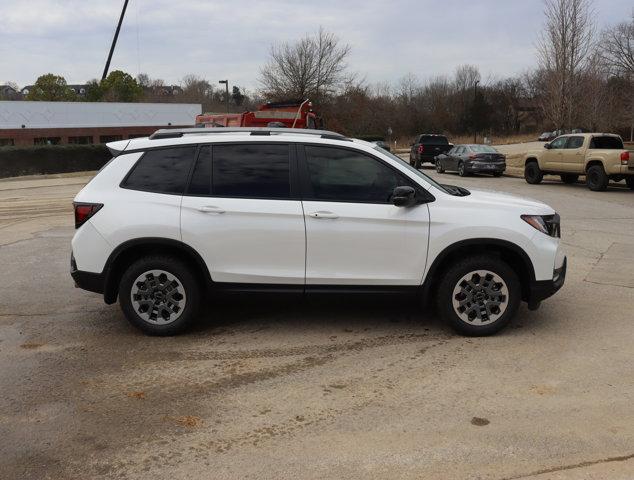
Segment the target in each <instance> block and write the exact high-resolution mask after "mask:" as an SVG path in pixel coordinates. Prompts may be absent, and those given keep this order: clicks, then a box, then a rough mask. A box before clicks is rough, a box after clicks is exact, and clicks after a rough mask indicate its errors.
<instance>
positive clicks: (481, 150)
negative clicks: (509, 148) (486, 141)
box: [469, 145, 498, 153]
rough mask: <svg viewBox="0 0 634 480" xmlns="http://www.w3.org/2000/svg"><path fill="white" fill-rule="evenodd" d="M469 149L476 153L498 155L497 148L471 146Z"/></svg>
mask: <svg viewBox="0 0 634 480" xmlns="http://www.w3.org/2000/svg"><path fill="white" fill-rule="evenodd" d="M469 147H470V148H471V150H472V151H474V152H475V153H498V151H497V150H496V149H495V148H493V147H489V146H488V145H469Z"/></svg>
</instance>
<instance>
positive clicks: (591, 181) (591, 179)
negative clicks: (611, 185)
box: [586, 165, 609, 192]
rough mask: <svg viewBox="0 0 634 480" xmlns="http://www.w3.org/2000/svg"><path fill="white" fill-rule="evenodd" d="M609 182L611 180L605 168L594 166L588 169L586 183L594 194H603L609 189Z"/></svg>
mask: <svg viewBox="0 0 634 480" xmlns="http://www.w3.org/2000/svg"><path fill="white" fill-rule="evenodd" d="M608 182H609V178H608V177H607V175H606V173H605V171H604V170H603V167H600V166H598V165H593V166H591V167H590V168H589V169H588V172H587V175H586V183H587V185H588V188H589V189H590V190H592V191H593V192H602V191H603V190H605V189H606V188H608Z"/></svg>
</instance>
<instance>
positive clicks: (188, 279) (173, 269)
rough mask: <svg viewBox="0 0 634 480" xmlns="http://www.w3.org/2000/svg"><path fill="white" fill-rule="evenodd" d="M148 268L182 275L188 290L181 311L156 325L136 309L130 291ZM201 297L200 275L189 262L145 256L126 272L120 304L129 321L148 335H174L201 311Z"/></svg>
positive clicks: (120, 287) (182, 280)
mask: <svg viewBox="0 0 634 480" xmlns="http://www.w3.org/2000/svg"><path fill="white" fill-rule="evenodd" d="M148 270H165V271H166V272H169V273H171V274H172V275H174V276H175V277H176V278H178V279H179V280H180V282H181V284H182V286H183V288H184V290H185V295H186V297H187V302H186V304H185V308H184V310H183V312H182V313H181V315H180V316H179V317H178V318H177V319H176V320H175V321H174V322H172V323H169V324H167V325H155V324H152V323H149V322H146V321H145V320H144V319H142V318H141V317H140V316H139V315H138V314H137V313H136V311H135V309H134V307H133V305H132V300H131V298H130V292H131V290H132V286H133V283H134V281H135V280H136V279H137V278H138V277H139V275H141V274H142V273H144V272H147V271H148ZM200 300H201V288H200V285H199V283H198V280H197V278H196V276H195V275H194V274H193V273H192V272H191V270H190V269H189V268H188V266H187V264H185V263H184V262H182V261H181V260H179V259H176V258H171V257H160V256H159V257H145V258H141V259H139V260H137V261H136V262H134V263H133V264H132V265H130V267H129V268H128V269H127V270H126V271H125V272H124V274H123V276H122V277H121V282H120V284H119V304H120V305H121V309H122V310H123V313H124V314H125V316H126V318H127V319H128V321H129V322H130V323H131V324H132V325H134V326H135V327H137V328H139V329H140V330H142V331H143V332H144V333H146V334H148V335H158V336H164V335H174V334H176V333H180V332H182V331H183V330H185V329H186V328H187V327H188V326H189V325H190V324H191V323H192V322H193V321H194V320H195V317H196V314H197V313H198V308H199V305H200Z"/></svg>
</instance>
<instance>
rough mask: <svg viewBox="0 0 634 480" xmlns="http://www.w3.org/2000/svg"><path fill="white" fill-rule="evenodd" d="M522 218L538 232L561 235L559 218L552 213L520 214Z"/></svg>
mask: <svg viewBox="0 0 634 480" xmlns="http://www.w3.org/2000/svg"><path fill="white" fill-rule="evenodd" d="M522 220H524V221H525V222H526V223H528V224H529V225H530V226H531V227H533V228H535V229H536V230H539V231H540V232H542V233H544V234H546V235H550V236H551V237H556V238H559V237H560V236H561V219H560V217H559V215H558V214H556V213H555V214H554V215H522Z"/></svg>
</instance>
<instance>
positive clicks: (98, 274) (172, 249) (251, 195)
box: [71, 128, 566, 335]
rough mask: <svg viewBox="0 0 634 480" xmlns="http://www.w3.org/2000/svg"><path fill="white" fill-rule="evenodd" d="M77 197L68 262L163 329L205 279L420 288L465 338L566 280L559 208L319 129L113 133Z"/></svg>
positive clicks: (258, 285)
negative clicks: (484, 188)
mask: <svg viewBox="0 0 634 480" xmlns="http://www.w3.org/2000/svg"><path fill="white" fill-rule="evenodd" d="M108 147H109V148H110V150H111V151H112V152H113V155H114V158H113V159H112V160H111V161H110V162H109V163H108V164H107V165H106V166H104V167H103V169H102V170H101V171H100V172H99V173H98V175H97V176H96V177H95V178H94V179H92V181H91V182H90V183H89V184H88V185H86V187H84V189H83V190H81V192H79V194H78V195H77V197H76V198H75V202H74V205H75V226H76V228H77V231H76V233H75V236H74V238H73V241H72V257H71V274H72V276H73V278H74V280H75V283H76V285H77V286H79V287H81V288H84V289H86V290H90V291H93V292H98V293H103V296H104V300H105V302H106V303H108V304H111V303H114V302H115V301H116V300H117V297H118V298H119V302H120V304H121V308H122V309H123V311H124V313H125V315H126V317H127V318H128V320H129V321H130V322H132V323H133V324H134V325H136V326H137V327H139V328H141V329H142V330H143V331H145V332H146V333H149V334H154V335H169V334H174V333H177V332H180V331H182V330H183V329H184V328H185V327H186V326H188V325H189V324H191V322H192V321H193V320H194V319H195V317H196V314H197V311H198V309H199V308H200V306H201V305H202V304H203V303H204V302H203V301H204V300H205V297H206V296H207V294H208V293H209V292H210V291H212V290H223V289H225V290H227V289H232V290H241V291H298V292H300V293H309V292H341V291H344V292H346V293H353V292H370V293H377V292H379V293H384V292H400V291H403V292H413V293H416V294H418V295H420V296H422V298H423V299H427V300H435V302H436V305H437V307H438V311H439V313H440V315H441V316H442V317H443V318H444V319H445V320H446V321H448V322H449V323H450V324H451V325H452V326H453V327H454V328H455V329H456V330H458V331H459V332H461V333H463V334H466V335H489V334H492V333H494V332H496V331H498V330H499V329H501V328H502V327H503V326H504V325H506V324H507V323H508V322H509V321H510V320H511V318H512V317H513V316H514V314H515V312H516V311H517V308H518V306H519V304H520V301H522V300H523V301H526V302H528V306H529V308H531V309H534V308H537V306H539V303H540V301H541V300H543V299H544V298H547V297H549V296H550V295H552V294H553V293H555V292H556V291H557V290H558V289H559V288H560V287H561V286H562V284H563V282H564V278H565V274H566V258H565V256H564V255H563V253H562V251H561V248H560V242H559V216H558V215H557V214H556V213H555V212H554V211H553V209H552V208H550V207H549V206H547V205H545V204H543V203H541V202H537V201H534V200H528V199H525V198H518V197H514V196H510V195H503V194H497V193H490V192H480V191H472V192H469V191H468V190H466V189H464V188H460V187H455V186H448V185H439V184H438V183H436V182H435V181H433V180H432V179H431V178H429V177H427V176H426V175H424V174H423V173H421V172H420V171H418V170H416V169H415V168H413V167H411V166H410V165H408V164H407V162H405V161H403V160H401V159H400V158H399V157H396V156H395V155H392V154H391V153H389V152H387V151H385V150H383V149H381V148H380V147H377V146H376V145H373V144H371V143H367V142H362V141H359V140H351V139H349V138H346V137H344V136H342V135H339V134H336V133H333V132H326V131H318V130H289V129H244V128H241V129H237V128H236V129H232V128H224V129H220V128H218V129H185V130H159V131H157V132H156V133H155V134H154V135H152V136H150V137H149V138H139V139H134V140H124V141H120V142H114V143H110V144H108Z"/></svg>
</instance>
